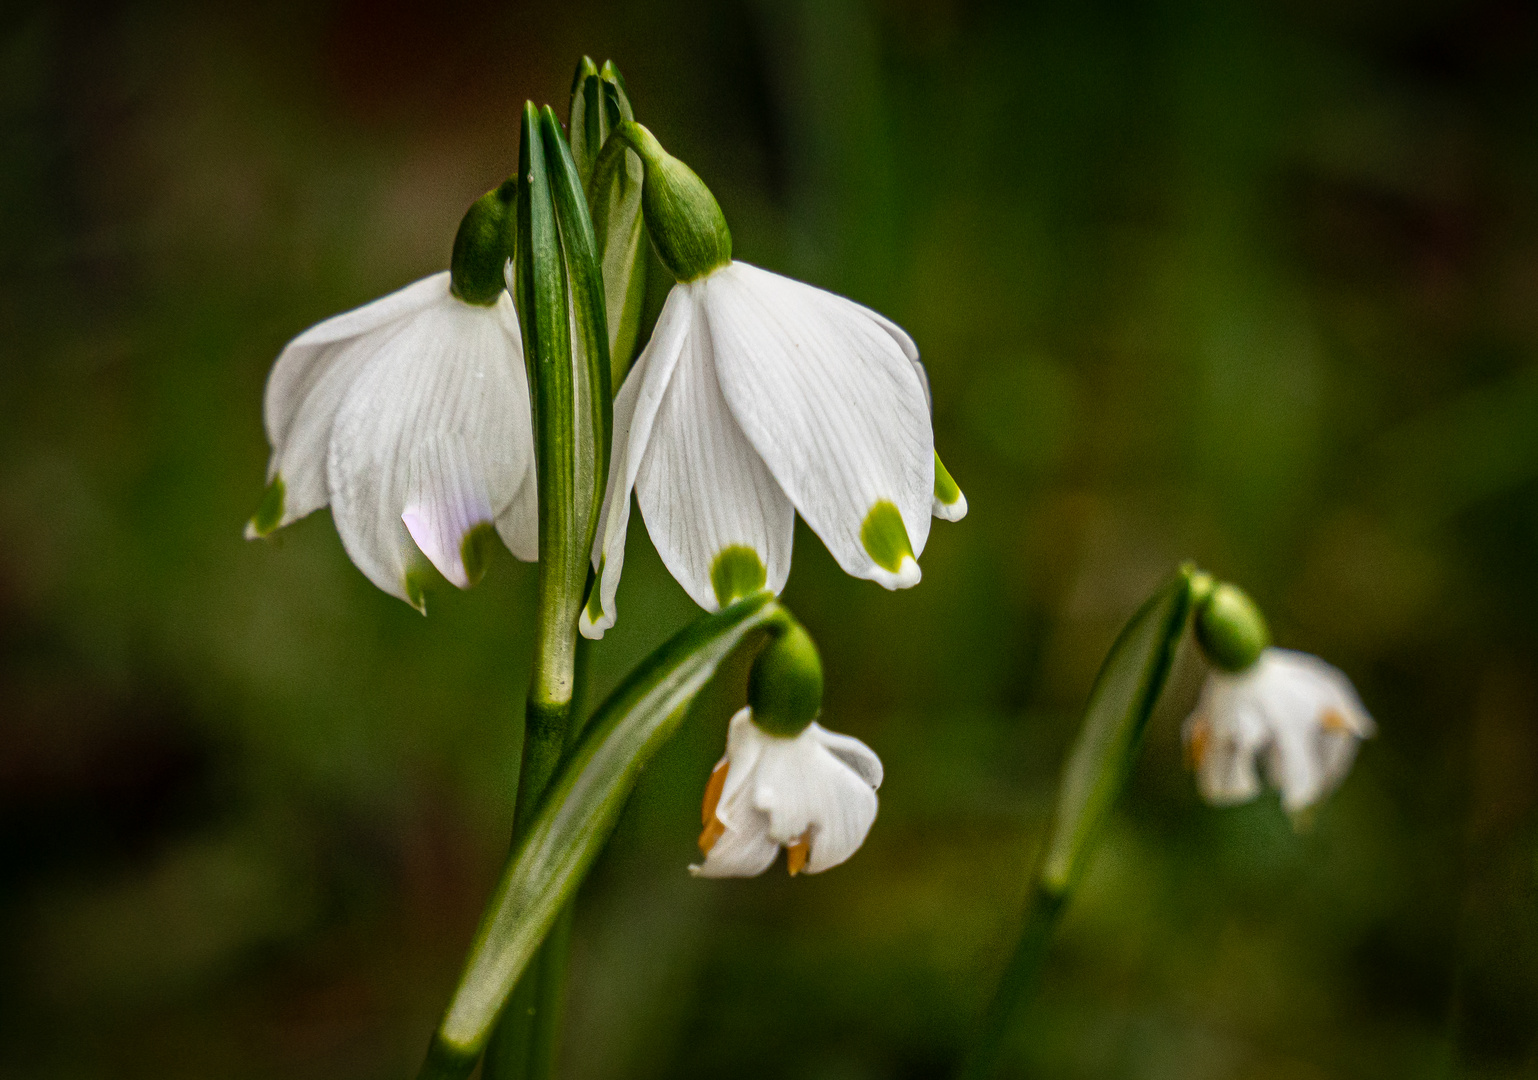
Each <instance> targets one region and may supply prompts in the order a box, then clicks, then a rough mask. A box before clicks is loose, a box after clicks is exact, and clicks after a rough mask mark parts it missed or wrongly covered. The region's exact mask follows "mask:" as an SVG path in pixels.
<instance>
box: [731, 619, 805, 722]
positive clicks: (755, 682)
mask: <svg viewBox="0 0 1538 1080" xmlns="http://www.w3.org/2000/svg"><path fill="white" fill-rule="evenodd" d="M748 704H749V705H751V706H752V707H753V722H754V723H755V724H757V725H758V726H759V727H760V728H762V729H763V730H765V731H767V732H768V733H769V734H771V735H779V736H782V737H784V738H787V739H788V738H793V737H794V736H796V735H799V734H801V732H803V731H805V730H806V726H807V725H808V724H810V723H811V722H812V721H813V720H815V719H817V714H818V713H820V712H821V711H822V660H821V658H820V657H818V655H817V643H816V642H814V641H813V640H812V635H810V634H808V633H807V632H806V629H805V628H804V627H803V626H802V625H801V624H800V623H798V622H796V621H795V620H793V619H792V620H790V622H789V625H787V626H786V627H785V628H784V629H782V630H780V631H779V632H778V633H776V634H774V636H773V637H771V638H770V639H769V643H768V644H767V645H765V646H764V648H763V650H762V651H761V652H760V653H759V654H758V657H757V659H755V660H754V661H753V667H752V669H751V670H750V671H749V672H748Z"/></svg>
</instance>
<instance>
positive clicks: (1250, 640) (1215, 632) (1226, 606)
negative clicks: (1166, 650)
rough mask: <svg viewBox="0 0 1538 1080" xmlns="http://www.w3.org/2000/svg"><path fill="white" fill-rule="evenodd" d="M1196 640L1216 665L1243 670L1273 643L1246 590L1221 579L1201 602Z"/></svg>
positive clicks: (1263, 618)
mask: <svg viewBox="0 0 1538 1080" xmlns="http://www.w3.org/2000/svg"><path fill="white" fill-rule="evenodd" d="M1196 640H1197V641H1198V642H1199V643H1200V644H1201V647H1202V652H1204V653H1206V655H1207V659H1208V660H1210V661H1211V662H1212V663H1213V664H1214V665H1216V666H1217V667H1220V668H1222V669H1223V670H1225V671H1243V670H1245V669H1246V668H1248V667H1250V666H1251V665H1252V664H1254V663H1255V661H1256V660H1258V659H1260V654H1261V652H1262V651H1264V649H1265V648H1266V646H1267V645H1269V644H1271V631H1270V629H1269V628H1268V627H1267V626H1266V618H1265V616H1264V615H1262V614H1261V613H1260V608H1258V607H1256V606H1255V601H1253V600H1251V599H1250V598H1249V596H1248V595H1247V594H1246V593H1245V592H1244V590H1243V589H1241V588H1239V587H1238V586H1237V585H1230V584H1228V583H1227V582H1220V583H1218V584H1216V585H1214V586H1213V587H1212V589H1211V591H1210V592H1208V593H1207V595H1206V597H1205V598H1203V599H1202V600H1201V601H1200V602H1199V604H1198V607H1197V609H1196Z"/></svg>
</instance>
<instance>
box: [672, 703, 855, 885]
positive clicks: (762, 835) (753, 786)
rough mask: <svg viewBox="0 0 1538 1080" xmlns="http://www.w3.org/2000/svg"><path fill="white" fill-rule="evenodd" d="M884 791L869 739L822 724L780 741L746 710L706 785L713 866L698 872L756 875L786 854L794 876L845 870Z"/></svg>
mask: <svg viewBox="0 0 1538 1080" xmlns="http://www.w3.org/2000/svg"><path fill="white" fill-rule="evenodd" d="M880 786H881V761H880V759H879V758H877V757H876V755H875V754H874V753H873V752H872V751H871V749H870V747H868V746H866V745H865V744H864V743H863V742H861V741H860V740H859V739H854V738H850V737H849V736H848V735H838V734H835V733H834V732H831V731H829V730H827V729H826V728H824V727H822V726H821V725H819V724H816V723H813V724H811V725H809V726H808V727H807V728H806V729H805V730H803V731H802V732H801V733H800V734H799V735H795V736H791V737H785V736H780V735H771V734H769V733H768V732H766V731H764V730H762V729H761V728H760V727H759V726H758V725H757V724H755V723H754V722H753V710H752V709H751V708H744V709H742V710H741V711H739V712H738V713H737V715H736V716H734V717H732V722H731V727H730V728H729V729H728V731H727V736H726V756H725V757H723V758H722V759H721V761H720V762H719V763H718V764H717V765H716V767H715V771H714V772H712V773H711V774H710V783H709V784H708V785H707V786H706V788H705V803H704V807H703V813H702V817H703V819H704V825H705V831H704V832H703V833H701V834H700V850H701V851H703V852H704V853H705V860H704V862H702V863H699V864H698V865H695V866H691V867H690V868H689V869H690V871H691V872H693V873H695V874H698V875H700V876H701V877H753V876H755V875H757V874H761V873H763V872H764V871H765V870H767V869H768V868H769V865H770V864H771V863H773V862H774V858H775V856H776V855H777V854H779V850H780V848H782V847H783V848H784V849H785V851H786V865H787V868H788V869H789V870H790V873H791V874H792V875H795V874H799V873H801V872H802V871H803V870H804V871H806V872H807V873H808V874H816V873H820V872H822V871H823V870H826V869H828V868H829V867H832V866H837V865H838V864H839V863H841V862H843V861H844V860H845V859H847V858H849V856H851V855H853V854H854V853H855V851H857V850H858V849H859V847H860V845H861V844H862V843H864V842H865V835H866V833H868V832H870V827H871V823H872V822H874V821H875V820H876V789H877V788H878V787H880Z"/></svg>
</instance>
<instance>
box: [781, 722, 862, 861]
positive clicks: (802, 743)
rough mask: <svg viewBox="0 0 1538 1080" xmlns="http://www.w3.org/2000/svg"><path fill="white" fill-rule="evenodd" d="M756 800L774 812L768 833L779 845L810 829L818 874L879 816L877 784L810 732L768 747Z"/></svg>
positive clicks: (853, 845)
mask: <svg viewBox="0 0 1538 1080" xmlns="http://www.w3.org/2000/svg"><path fill="white" fill-rule="evenodd" d="M753 803H754V805H755V806H756V807H758V809H760V810H762V811H763V812H764V813H766V814H768V815H769V837H770V839H772V840H774V841H776V842H778V843H780V844H791V843H794V842H795V841H796V840H798V839H799V838H800V837H802V836H805V835H806V834H807V833H808V831H810V833H811V840H810V848H811V850H810V851H809V852H808V856H807V864H806V869H807V872H808V873H813V874H815V873H818V872H819V871H822V870H826V869H828V868H829V867H831V866H837V865H838V864H839V863H841V862H843V861H844V860H845V859H847V858H849V856H851V855H853V854H854V853H855V851H856V850H857V849H858V848H859V846H860V845H861V844H862V843H863V842H864V841H865V835H866V833H868V832H870V827H871V823H872V822H874V821H875V820H876V792H875V789H874V788H872V787H871V786H870V784H868V783H866V782H865V780H863V779H862V778H861V777H860V775H859V774H858V773H856V772H855V771H854V770H853V769H852V768H850V767H849V766H848V765H847V764H845V763H844V762H843V761H841V760H839V759H838V758H836V757H834V756H833V755H832V754H831V753H829V752H828V750H827V749H826V748H825V747H824V746H823V744H822V743H821V742H820V741H819V740H818V739H817V738H816V737H815V736H813V735H809V734H808V732H802V733H801V734H800V735H798V736H796V737H795V738H794V739H781V740H779V742H778V745H775V746H771V747H769V748H767V749H765V750H764V752H763V755H762V757H761V758H760V760H759V764H758V768H757V770H756V771H755V775H754V784H753Z"/></svg>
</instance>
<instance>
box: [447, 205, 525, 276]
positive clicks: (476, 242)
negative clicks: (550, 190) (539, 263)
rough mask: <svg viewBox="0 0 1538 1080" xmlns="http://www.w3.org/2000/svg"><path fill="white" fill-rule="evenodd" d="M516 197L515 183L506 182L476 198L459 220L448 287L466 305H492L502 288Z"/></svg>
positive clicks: (510, 255) (511, 237)
mask: <svg viewBox="0 0 1538 1080" xmlns="http://www.w3.org/2000/svg"><path fill="white" fill-rule="evenodd" d="M517 194H518V184H517V181H515V180H506V181H504V182H503V183H502V184H501V186H499V187H496V188H493V189H492V190H491V191H488V192H487V193H486V194H484V195H482V196H481V197H480V198H479V199H476V200H475V202H474V203H472V204H471V205H470V209H469V210H466V211H465V216H464V217H463V218H462V219H460V222H459V231H458V232H457V233H455V234H454V254H453V256H452V257H451V258H450V260H449V288H450V289H451V290H452V291H453V293H454V295H455V296H457V297H459V298H460V299H461V300H463V301H464V302H465V303H467V304H480V305H482V306H489V305H491V304H495V303H496V302H497V297H498V296H500V295H501V294H502V290H503V289H504V288H506V281H505V279H504V278H503V274H502V269H503V267H504V266H506V265H507V260H508V259H510V258H512V256H513V237H514V229H513V204H514V200H515V199H516V198H517Z"/></svg>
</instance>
